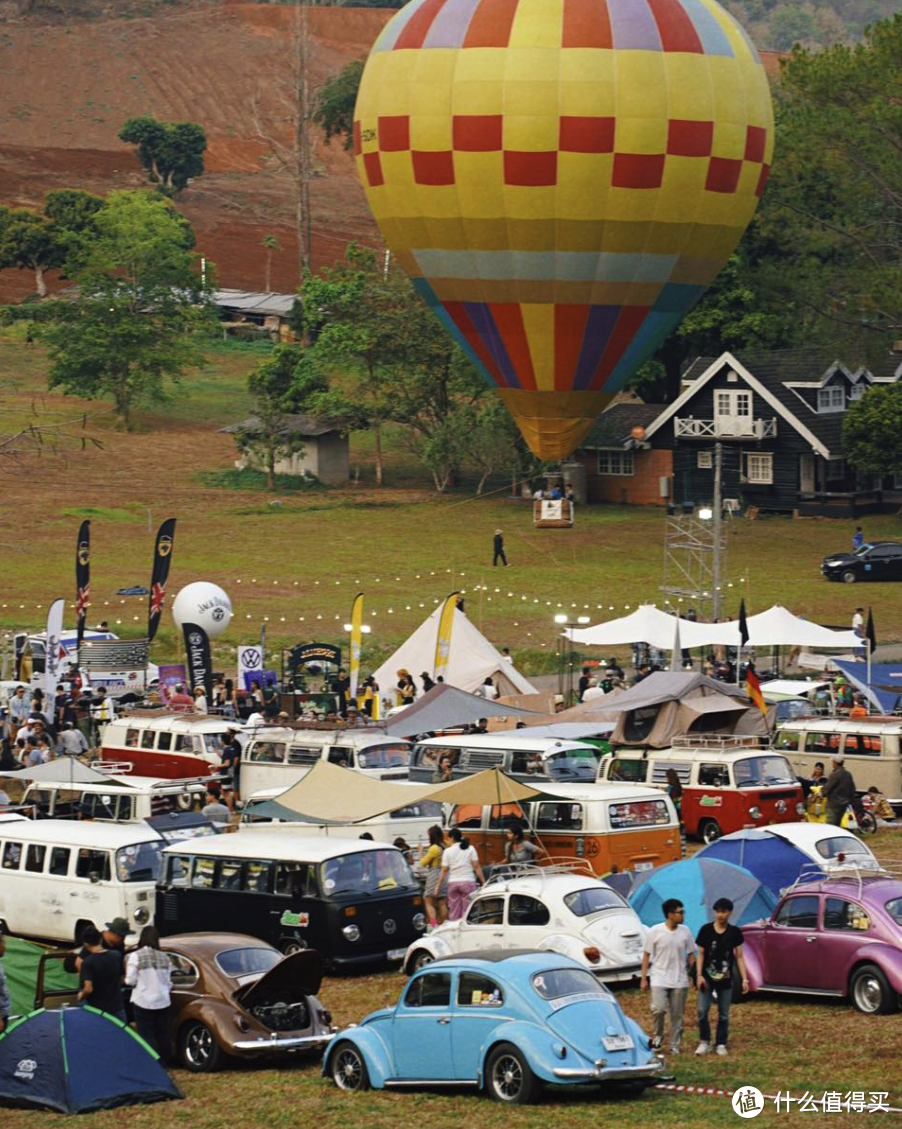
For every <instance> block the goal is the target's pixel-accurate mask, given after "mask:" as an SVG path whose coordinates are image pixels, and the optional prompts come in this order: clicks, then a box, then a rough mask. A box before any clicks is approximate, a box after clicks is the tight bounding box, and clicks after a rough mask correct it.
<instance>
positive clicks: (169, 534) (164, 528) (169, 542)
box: [147, 517, 175, 643]
mask: <svg viewBox="0 0 902 1129" xmlns="http://www.w3.org/2000/svg"><path fill="white" fill-rule="evenodd" d="M174 543H175V518H174V517H170V518H167V520H166V521H164V522H163V524H162V525H161V526H160V528H159V529H158V530H157V541H156V544H155V545H154V550H153V572H152V573H151V577H150V601H149V608H148V615H147V641H148V643H152V642H153V637H154V636H155V635H156V633H157V628H158V627H159V626H160V617H161V616H162V614H163V604H164V603H165V602H166V581H167V580H168V579H169V569H170V567H171V565H172V548H173V545H174Z"/></svg>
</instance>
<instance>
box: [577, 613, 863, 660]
mask: <svg viewBox="0 0 902 1129" xmlns="http://www.w3.org/2000/svg"><path fill="white" fill-rule="evenodd" d="M675 619H676V617H675V616H672V615H668V613H667V612H664V611H661V609H660V608H656V607H653V606H652V605H650V604H643V605H642V607H640V608H637V609H636V611H634V612H632V613H631V614H630V615H626V616H622V617H621V618H620V619H612V620H608V622H607V623H599V624H596V625H595V626H593V627H586V628H584V629H579V628H577V629H571V630H570V635H571V636H572V639H573V642H574V643H583V644H588V645H589V646H603V645H604V644H611V645H614V644H617V643H648V644H650V646H652V647H657V648H658V650H660V651H669V650H670V649H671V648H672V647H673V643H674V635H675V631H674V628H675V623H674V621H675ZM746 623H747V625H748V632H749V639H748V646H750V647H768V646H777V647H830V648H841V649H848V648H850V647H852V648H854V647H861V646H862V645H863V644H862V640H861V639H859V637H858V636H857V635H856V634H855V632H854V631H832V630H831V629H830V628H828V627H821V625H820V624H818V623H812V622H811V621H810V620H807V619H802V618H801V617H800V616H797V615H793V613H792V612H790V611H788V610H787V609H786V608H784V607H781V606H780V605H779V604H775V605H774V606H773V607H772V608H768V610H767V611H766V612H759V613H758V615H751V616H749V617H748V619H747V620H746ZM679 645H680V646H681V647H685V648H687V649H690V648H692V647H709V646H715V645H721V646H725V647H738V646H739V620H738V619H734V620H730V621H729V622H728V623H693V622H692V620H688V619H680V621H679Z"/></svg>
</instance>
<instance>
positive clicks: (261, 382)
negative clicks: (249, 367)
mask: <svg viewBox="0 0 902 1129" xmlns="http://www.w3.org/2000/svg"><path fill="white" fill-rule="evenodd" d="M306 360H307V358H306V356H305V351H304V350H303V349H302V348H301V347H300V346H298V345H279V346H277V347H276V348H275V349H274V350H273V352H272V354H271V355H270V356H269V357H267V358H266V360H265V361H263V362H262V363H261V364H259V365H258V366H257V368H256V369H254V371H253V372H251V373H250V374H249V375H248V378H247V387H248V391H249V392H250V394H251V398H252V400H253V404H254V417H253V422H251V423H249V424H248V425H247V426H246V427H242V428H241V429H240V430H239V431H236V433H235V442H236V444H237V446H238V450H239V451H241V452H242V453H243V454H246V455H251V456H253V457H254V459H255V460H257V461H259V462H260V463H262V465H263V466H264V467H265V469H266V484H267V486H268V488H269V489H270V490H275V488H276V463H277V462H278V461H279V460H280V459H283V458H288V457H289V456H290V455H292V454H298V453H300V452H302V451H303V449H304V441H303V439H302V438H301V436H300V435H298V434H297V433H296V432H294V431H292V429H291V426H290V422H291V421H290V417H291V416H292V415H296V414H298V413H300V412H304V411H306V410H307V409H308V407H309V403H310V401H311V399H312V397H314V396H316V395H318V394H319V393H323V392H325V391H327V389H328V384H327V382H326V381H325V379H324V378H323V377H321V376H319V375H317V374H316V373H314V372H312V371H311V367H310V365H309V364H307V363H306Z"/></svg>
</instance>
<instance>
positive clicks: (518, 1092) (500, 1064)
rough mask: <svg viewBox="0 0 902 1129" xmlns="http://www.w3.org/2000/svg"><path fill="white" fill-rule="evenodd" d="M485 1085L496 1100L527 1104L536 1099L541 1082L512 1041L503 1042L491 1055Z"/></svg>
mask: <svg viewBox="0 0 902 1129" xmlns="http://www.w3.org/2000/svg"><path fill="white" fill-rule="evenodd" d="M485 1085H486V1089H487V1090H488V1092H489V1094H490V1096H491V1097H493V1098H494V1099H495V1101H496V1102H505V1103H507V1104H508V1105H527V1104H528V1103H529V1102H532V1101H534V1100H535V1097H536V1094H537V1092H538V1088H539V1083H538V1080H537V1079H536V1076H535V1075H534V1074H533V1072H532V1070H530V1068H529V1063H528V1062H527V1061H526V1059H525V1058H524V1057H523V1055H522V1053H521V1052H520V1051H519V1050H517V1048H516V1047H515V1046H513V1045H512V1044H510V1043H501V1044H499V1046H497V1047H495V1049H494V1050H493V1051H492V1053H491V1054H490V1055H489V1059H488V1063H487V1064H486V1069H485Z"/></svg>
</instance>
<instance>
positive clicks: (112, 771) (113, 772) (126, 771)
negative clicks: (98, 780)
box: [88, 760, 135, 783]
mask: <svg viewBox="0 0 902 1129" xmlns="http://www.w3.org/2000/svg"><path fill="white" fill-rule="evenodd" d="M88 767H89V768H93V769H94V771H95V772H102V773H103V775H104V776H130V775H131V774H132V773H133V772H134V771H135V766H134V765H133V764H132V762H131V761H104V760H96V761H91V763H90V765H89V766H88ZM110 783H113V782H112V781H110Z"/></svg>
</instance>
